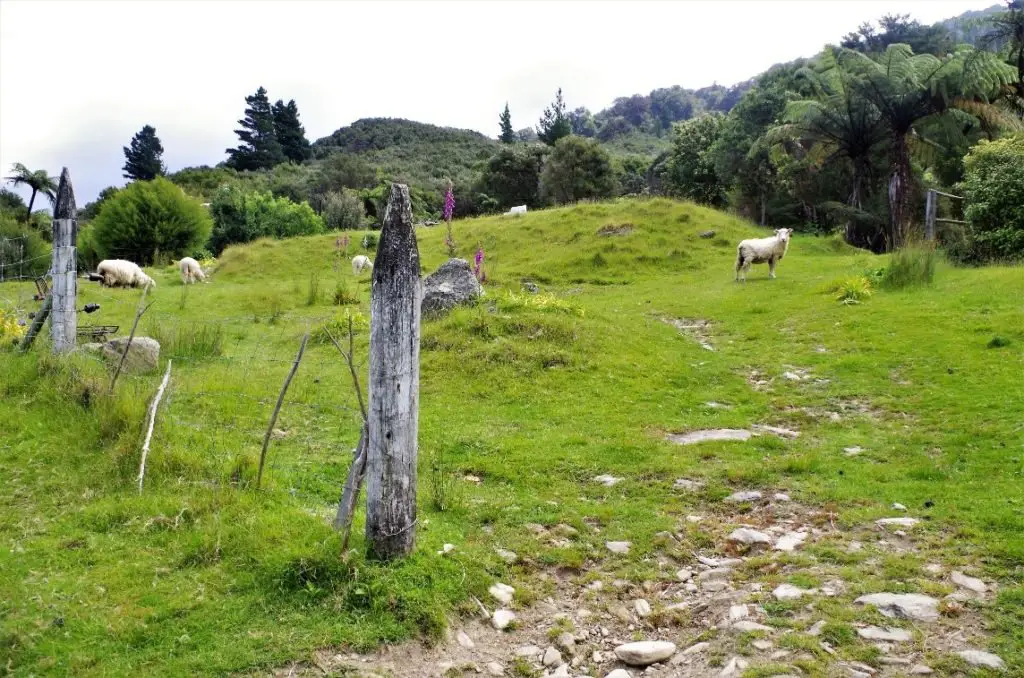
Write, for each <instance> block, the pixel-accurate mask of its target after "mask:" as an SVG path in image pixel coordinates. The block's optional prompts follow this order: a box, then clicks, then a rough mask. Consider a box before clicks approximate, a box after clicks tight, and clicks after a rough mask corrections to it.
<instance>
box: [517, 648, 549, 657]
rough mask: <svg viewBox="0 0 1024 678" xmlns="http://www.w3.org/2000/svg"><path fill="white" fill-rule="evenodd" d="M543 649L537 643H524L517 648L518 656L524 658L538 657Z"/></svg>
mask: <svg viewBox="0 0 1024 678" xmlns="http://www.w3.org/2000/svg"><path fill="white" fill-rule="evenodd" d="M542 651H543V650H541V649H540V648H539V647H537V646H536V645H523V646H522V647H519V648H516V656H517V657H522V658H523V659H537V657H539V656H540V653H541V652H542Z"/></svg>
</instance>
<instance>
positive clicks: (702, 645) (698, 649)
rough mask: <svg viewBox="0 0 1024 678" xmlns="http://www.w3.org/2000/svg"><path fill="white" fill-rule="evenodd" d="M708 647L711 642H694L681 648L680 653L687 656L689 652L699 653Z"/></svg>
mask: <svg viewBox="0 0 1024 678" xmlns="http://www.w3.org/2000/svg"><path fill="white" fill-rule="evenodd" d="M709 647H711V643H695V644H693V645H691V646H690V647H688V648H686V649H685V650H683V651H682V654H684V655H687V656H689V655H691V654H700V653H701V652H703V651H704V650H706V649H708V648H709Z"/></svg>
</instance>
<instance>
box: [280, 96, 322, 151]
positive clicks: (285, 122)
mask: <svg viewBox="0 0 1024 678" xmlns="http://www.w3.org/2000/svg"><path fill="white" fill-rule="evenodd" d="M273 113H274V133H275V134H276V135H277V141H278V143H279V144H281V150H282V151H283V152H284V155H285V157H286V158H288V159H289V160H291V161H292V162H294V163H295V164H301V163H302V161H304V160H308V159H309V158H310V156H311V155H312V154H313V151H312V149H311V148H310V147H309V140H308V139H306V130H305V128H304V127H303V126H302V123H300V122H299V107H298V106H296V105H295V99H292V100H291V101H289V102H288V103H287V104H286V103H284V101H282V100H281V99H278V100H277V103H276V104H274V110H273Z"/></svg>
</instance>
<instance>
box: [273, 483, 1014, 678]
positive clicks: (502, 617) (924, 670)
mask: <svg viewBox="0 0 1024 678" xmlns="http://www.w3.org/2000/svg"><path fill="white" fill-rule="evenodd" d="M616 480H617V479H615V478H614V477H612V476H599V477H598V478H595V481H596V482H602V483H604V484H614V483H615V482H616ZM676 485H677V488H678V489H679V491H681V492H696V491H699V490H700V483H699V482H697V481H692V480H688V479H680V480H678V481H677V483H676ZM705 509H706V510H704V511H703V512H702V513H701V514H700V515H687V516H685V517H683V518H682V519H681V520H680V523H679V525H678V529H677V530H676V531H675V532H673V533H669V532H665V533H662V534H660V535H658V538H659V548H658V553H657V555H656V556H655V557H656V559H657V563H656V565H657V571H658V573H659V575H658V577H656V578H655V577H650V578H646V579H644V580H643V581H632V580H629V579H625V578H622V576H621V574H616V572H621V571H622V568H621V567H619V566H620V565H621V563H622V561H623V560H624V559H628V558H630V548H631V545H630V543H629V542H604V549H602V550H603V551H604V553H603V554H601V556H600V557H595V558H594V559H593V561H592V562H589V563H587V565H586V566H585V567H584V568H582V569H578V570H570V569H568V568H559V569H553V570H541V571H539V572H532V573H530V574H529V575H526V574H525V573H524V579H523V581H522V582H519V581H511V582H498V581H496V582H494V585H493V586H492V587H491V589H490V591H489V594H490V595H489V596H488V598H487V599H486V600H480V601H478V603H479V609H480V614H479V615H478V616H476V617H474V618H466V619H461V620H455V621H453V624H452V628H451V630H450V631H449V634H448V638H447V640H446V642H443V643H441V644H439V645H436V646H434V647H426V646H423V645H420V644H416V643H408V644H403V645H399V646H392V647H386V648H383V649H381V650H380V651H379V652H376V653H373V654H351V653H347V652H345V651H343V650H331V649H325V650H322V651H320V652H317V653H316V655H315V657H314V658H313V659H312V660H311V661H308V662H302V663H296V664H293V665H290V666H286V667H282V668H280V669H279V670H278V671H276V672H275V675H281V676H285V675H356V676H381V677H384V676H393V677H406V676H408V677H412V676H462V675H467V676H468V675H485V676H486V675H492V676H523V677H527V676H537V677H540V676H593V677H604V678H627V677H630V676H633V677H636V676H658V677H664V678H668V677H670V676H679V677H683V676H721V677H722V678H728V677H729V676H737V677H739V676H752V677H756V678H759V677H768V676H778V677H780V678H781V677H782V676H846V677H849V678H871V677H873V676H913V675H937V676H941V675H971V674H972V673H973V672H976V671H977V672H980V673H981V674H984V675H988V672H989V671H991V672H993V674H995V673H1000V672H1002V671H1004V670H1005V668H1006V667H1005V666H1004V663H1003V661H1002V660H1001V659H1000V658H999V657H997V656H996V655H993V654H990V653H988V652H985V651H984V650H985V648H986V646H987V638H986V634H985V630H984V620H983V611H984V607H985V605H986V603H987V602H988V601H990V600H991V599H992V596H993V595H994V588H995V585H994V584H993V583H991V582H985V581H983V580H982V579H980V578H978V577H977V576H976V574H975V575H974V576H972V572H970V571H969V568H965V567H962V566H958V565H949V564H946V562H944V561H943V560H942V559H941V555H942V554H943V553H948V552H949V551H950V548H949V541H948V539H949V538H948V537H946V536H943V535H941V534H937V533H936V532H935V531H934V530H929V529H928V526H927V525H926V524H924V523H922V522H921V521H919V520H917V519H916V518H914V517H913V516H911V515H909V513H910V512H908V511H907V510H906V508H905V507H902V506H900V505H899V504H895V505H894V506H893V507H892V513H893V515H892V517H890V518H885V519H881V520H877V521H875V522H872V523H869V524H866V525H859V526H854V527H852V528H850V527H846V528H841V527H837V526H836V525H835V523H834V517H833V515H832V514H831V513H830V512H829V511H828V510H827V509H825V508H815V507H810V506H806V505H802V504H800V503H799V502H796V501H792V500H791V499H790V497H789V496H788V495H786V494H784V493H781V492H776V491H773V490H750V491H746V492H737V493H735V494H733V495H731V496H729V497H726V498H725V499H724V500H723V501H721V502H718V503H715V504H712V505H705ZM528 527H530V528H531V529H532V530H533V531H534V532H535V534H536V538H537V540H538V541H540V542H542V543H543V542H547V543H558V542H563V543H564V542H565V540H570V541H571V540H576V539H581V538H583V536H584V535H580V534H579V532H578V531H577V529H576V528H573V527H570V526H568V525H555V526H550V527H544V526H540V525H534V526H528ZM592 529H594V531H595V533H596V532H597V529H598V528H596V527H595V528H592ZM695 537H698V540H697V541H698V543H700V544H702V545H703V547H702V548H699V549H696V550H694V549H693V548H692V546H691V545H692V544H693V543H694V540H695ZM598 538H599V537H598ZM455 548H456V549H457V548H458V547H457V546H455ZM952 550H953V551H955V550H956V549H955V548H953V549H952ZM499 553H500V555H501V556H502V557H503V558H505V559H506V560H507V561H509V562H514V561H515V560H516V559H517V558H518V557H519V556H518V555H517V554H513V553H511V552H508V551H500V552H499ZM438 557H445V556H444V555H443V554H439V556H438ZM957 568H959V569H957ZM513 569H514V570H515V568H513ZM516 571H518V570H516ZM516 587H522V588H524V589H529V590H535V589H537V588H543V589H545V590H547V591H550V592H551V595H547V596H545V597H543V598H541V599H538V600H535V601H533V600H532V597H531V596H523V595H522V591H519V592H517V591H516ZM522 598H530V599H531V604H526V603H525V602H522V600H521V599H522Z"/></svg>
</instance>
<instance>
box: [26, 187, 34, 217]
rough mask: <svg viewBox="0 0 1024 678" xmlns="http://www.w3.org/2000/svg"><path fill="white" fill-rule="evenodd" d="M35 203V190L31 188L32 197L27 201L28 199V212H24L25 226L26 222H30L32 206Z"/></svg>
mask: <svg viewBox="0 0 1024 678" xmlns="http://www.w3.org/2000/svg"><path fill="white" fill-rule="evenodd" d="M35 201H36V189H34V188H33V189H32V195H31V196H29V199H28V211H27V212H25V223H26V224H27V223H28V222H30V221H32V205H33V204H35Z"/></svg>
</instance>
